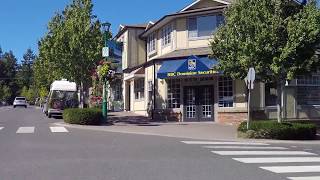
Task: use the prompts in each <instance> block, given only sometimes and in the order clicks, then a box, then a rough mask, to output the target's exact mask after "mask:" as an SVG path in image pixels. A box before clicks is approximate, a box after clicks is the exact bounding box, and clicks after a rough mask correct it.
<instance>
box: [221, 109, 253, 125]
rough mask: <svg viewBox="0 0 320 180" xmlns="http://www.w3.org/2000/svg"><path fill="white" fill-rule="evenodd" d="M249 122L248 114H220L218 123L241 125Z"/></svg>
mask: <svg viewBox="0 0 320 180" xmlns="http://www.w3.org/2000/svg"><path fill="white" fill-rule="evenodd" d="M246 120H247V113H246V112H219V113H218V121H217V122H218V123H221V124H227V123H232V124H239V123H241V122H243V121H246Z"/></svg>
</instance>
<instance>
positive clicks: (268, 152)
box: [211, 151, 316, 156]
mask: <svg viewBox="0 0 320 180" xmlns="http://www.w3.org/2000/svg"><path fill="white" fill-rule="evenodd" d="M211 152H213V153H215V154H219V155H223V156H230V155H233V156H237V155H316V154H314V153H310V152H305V151H211Z"/></svg>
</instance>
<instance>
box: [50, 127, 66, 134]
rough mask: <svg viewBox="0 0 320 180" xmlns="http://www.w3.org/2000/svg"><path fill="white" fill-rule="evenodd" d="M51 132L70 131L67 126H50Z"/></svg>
mask: <svg viewBox="0 0 320 180" xmlns="http://www.w3.org/2000/svg"><path fill="white" fill-rule="evenodd" d="M50 130H51V132H54V133H65V132H69V131H68V130H67V129H66V128H65V127H50Z"/></svg>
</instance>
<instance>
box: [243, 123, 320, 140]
mask: <svg viewBox="0 0 320 180" xmlns="http://www.w3.org/2000/svg"><path fill="white" fill-rule="evenodd" d="M316 134H317V126H316V125H315V124H312V123H299V122H284V123H278V122H277V121H253V122H251V123H250V129H249V130H247V123H246V122H243V123H241V124H240V126H239V127H238V135H239V136H240V137H243V138H253V139H279V140H312V139H315V138H316Z"/></svg>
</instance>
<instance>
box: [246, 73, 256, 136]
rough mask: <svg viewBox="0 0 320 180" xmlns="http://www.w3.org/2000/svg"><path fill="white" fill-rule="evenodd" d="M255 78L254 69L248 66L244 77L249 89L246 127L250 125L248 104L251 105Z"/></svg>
mask: <svg viewBox="0 0 320 180" xmlns="http://www.w3.org/2000/svg"><path fill="white" fill-rule="evenodd" d="M255 80H256V71H255V70H254V68H250V69H249V72H248V75H247V77H246V78H245V82H246V84H247V87H248V89H249V92H248V121H247V129H248V130H249V127H250V121H251V120H250V105H251V90H252V89H253V88H254V81H255Z"/></svg>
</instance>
